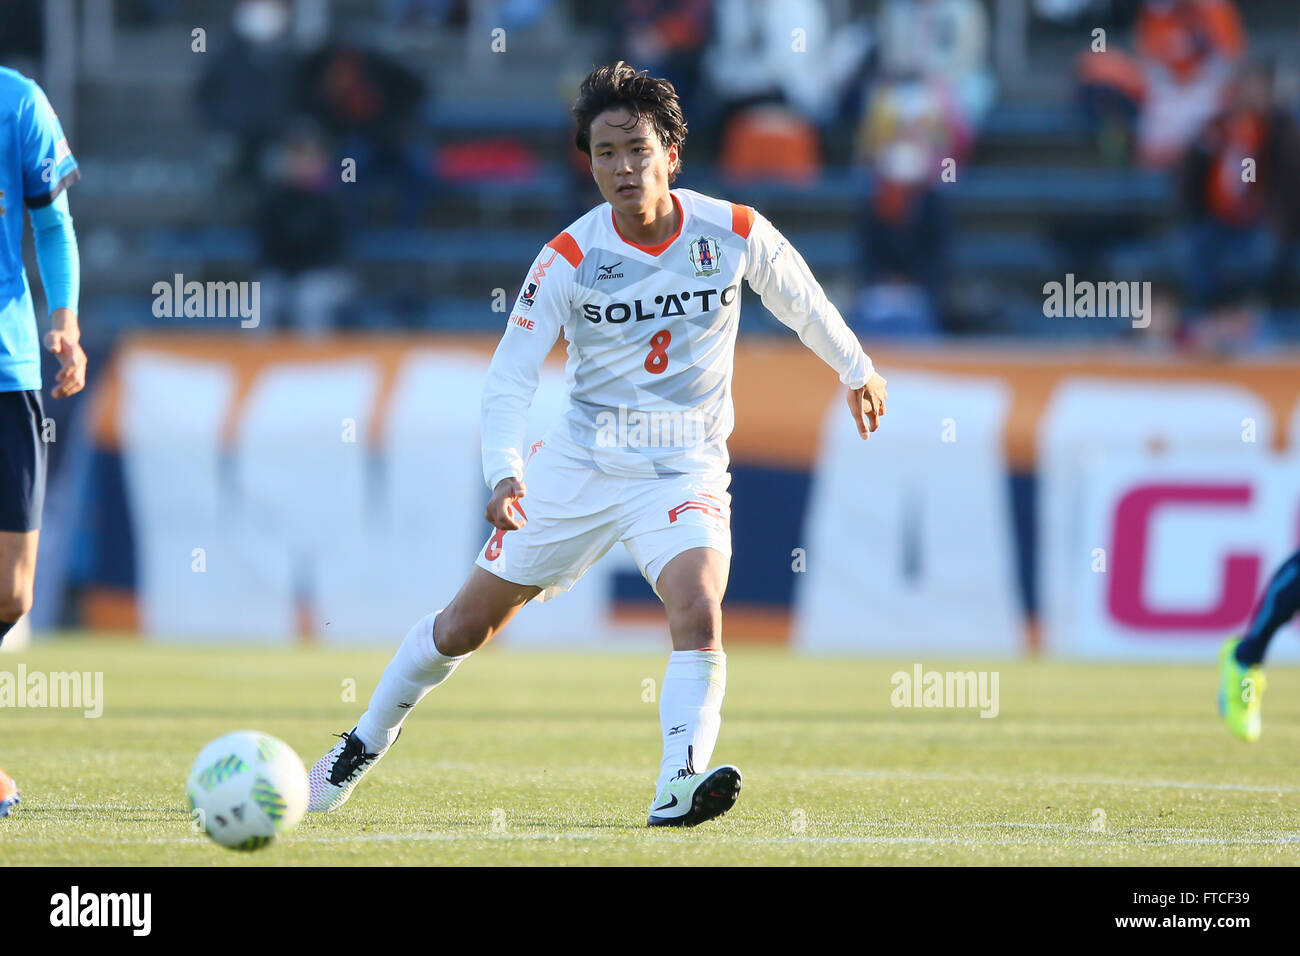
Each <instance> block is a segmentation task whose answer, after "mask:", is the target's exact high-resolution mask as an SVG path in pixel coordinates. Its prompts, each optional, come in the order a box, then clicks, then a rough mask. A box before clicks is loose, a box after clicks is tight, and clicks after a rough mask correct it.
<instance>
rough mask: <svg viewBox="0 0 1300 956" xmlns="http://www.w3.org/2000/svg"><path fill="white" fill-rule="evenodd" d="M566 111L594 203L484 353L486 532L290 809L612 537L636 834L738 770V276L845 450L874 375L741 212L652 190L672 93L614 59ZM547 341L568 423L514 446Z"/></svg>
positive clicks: (697, 812) (365, 760) (680, 136)
mask: <svg viewBox="0 0 1300 956" xmlns="http://www.w3.org/2000/svg"><path fill="white" fill-rule="evenodd" d="M573 114H574V118H575V120H576V124H577V133H576V137H575V141H576V143H577V145H578V148H579V149H581V150H582V151H583V152H585V153H587V154H588V155H589V156H590V157H591V168H592V175H593V177H594V178H595V180H596V184H597V186H599V187H600V192H601V195H602V196H604V197H605V200H606V202H605V203H603V204H602V205H600V206H598V207H596V208H595V209H593V210H591V211H590V212H589V213H587V214H586V215H585V216H583V217H582V218H581V219H579V220H578V221H577V222H575V223H573V225H571V226H570V227H569V228H568V229H566V230H565V231H564V232H562V233H560V234H559V235H558V236H556V237H555V238H554V239H552V240H551V241H550V242H548V243H546V245H545V246H544V247H543V248H542V250H541V252H540V253H539V254H538V256H537V258H536V260H535V261H534V262H533V265H532V267H531V268H530V269H529V271H528V274H527V276H526V277H525V279H524V283H523V286H522V288H521V290H520V293H519V297H518V299H517V300H516V302H515V306H514V309H513V310H512V311H511V314H510V318H509V320H508V323H507V325H506V331H505V334H504V335H503V336H502V338H501V342H500V345H499V346H498V347H497V350H496V353H495V354H494V356H493V358H492V364H491V367H490V369H489V371H488V380H487V385H486V387H485V389H484V394H483V409H482V441H483V477H484V479H485V480H486V482H487V485H488V487H489V488H490V489H492V498H491V500H490V501H489V502H488V506H487V519H488V521H490V522H491V523H492V525H493V526H494V527H495V528H496V531H495V533H494V534H492V536H491V537H490V538H489V539H488V541H487V542H486V544H485V545H484V547H483V550H482V551H481V552H479V555H478V558H477V561H476V562H475V563H476V565H477V566H476V567H475V568H473V569H472V570H471V572H470V575H469V578H468V579H467V580H466V582H465V584H464V586H463V587H462V588H461V589H460V591H459V593H457V595H456V596H455V597H454V598H453V599H452V601H451V603H450V604H448V605H447V606H446V607H445V608H442V609H440V610H438V611H435V612H433V613H431V614H429V615H427V616H426V617H424V618H423V619H422V620H420V621H419V622H418V623H417V624H416V625H415V626H414V627H413V628H412V629H411V631H410V633H408V634H407V636H406V639H405V640H404V641H403V642H402V644H401V646H400V647H399V648H398V650H397V653H396V655H395V656H394V657H393V660H392V662H391V663H390V664H389V665H388V668H387V669H386V670H385V671H384V674H383V677H382V678H381V679H380V681H379V686H378V687H377V688H376V689H375V692H374V694H373V696H372V697H371V698H370V704H369V707H368V709H367V710H366V712H365V714H363V715H362V717H361V719H360V720H359V721H358V722H357V725H356V727H355V728H353V729H352V730H351V731H349V732H347V733H343V734H339V735H338V736H339V737H340V742H339V743H338V744H336V745H335V746H334V747H333V748H332V749H331V750H330V751H329V752H328V753H326V754H325V755H324V756H323V757H321V759H320V760H319V761H317V763H316V765H315V766H314V767H313V768H312V770H311V773H310V774H309V775H308V776H309V784H310V801H309V804H308V808H309V809H310V810H314V811H328V810H334V809H337V808H338V807H339V806H341V805H342V804H343V803H344V802H345V801H346V800H347V799H348V797H349V796H350V795H351V793H352V790H353V789H354V788H355V787H356V785H357V783H358V782H359V781H360V780H361V778H362V777H363V776H364V775H365V774H366V773H368V772H369V771H370V769H371V768H373V767H374V766H375V764H376V762H377V761H378V760H379V758H380V757H382V756H383V755H384V754H385V753H387V752H388V749H389V748H390V747H391V746H392V744H393V742H394V741H395V740H396V739H397V736H398V734H399V733H400V732H401V725H402V721H403V720H404V719H405V718H406V715H407V714H408V713H410V710H411V708H412V707H414V706H415V705H416V704H417V703H419V701H420V700H421V699H422V698H423V697H424V696H425V695H426V694H427V693H429V691H431V690H432V689H433V688H434V687H437V686H438V685H439V684H441V683H442V682H443V681H444V680H446V679H447V678H448V677H450V676H451V674H452V673H453V672H454V671H455V670H456V668H457V667H458V666H459V665H460V664H461V662H463V661H464V660H465V658H467V657H468V656H470V654H472V653H473V652H474V651H475V650H477V649H478V648H479V647H481V646H483V644H484V643H486V642H487V641H488V640H489V639H490V638H491V637H492V636H493V635H494V634H496V633H498V632H499V631H500V630H501V629H502V628H503V627H505V625H506V624H507V622H509V621H510V619H511V618H512V617H514V615H515V614H516V613H517V612H518V611H519V609H520V608H521V607H523V606H524V605H525V604H526V603H527V602H528V601H530V600H532V599H533V598H536V599H537V600H539V601H545V600H548V599H550V598H552V597H554V596H555V595H557V594H560V593H562V592H564V591H567V590H568V589H569V588H571V587H572V586H573V585H574V584H575V583H576V582H577V580H578V579H579V578H580V577H582V575H583V573H584V572H586V570H587V569H588V568H589V567H591V566H592V564H594V563H595V562H596V561H597V560H599V559H600V558H601V556H602V555H604V554H605V552H606V551H608V550H609V549H610V548H611V547H612V546H613V545H614V544H615V542H619V541H621V542H623V544H624V546H625V547H626V548H627V549H628V551H629V553H630V554H631V555H632V557H633V559H634V560H635V561H636V563H637V565H638V566H639V567H640V569H641V573H642V574H643V575H644V576H645V578H646V580H647V581H648V582H649V583H650V586H651V587H652V588H653V589H654V591H655V593H656V594H657V595H658V597H659V599H660V600H661V601H662V602H663V605H664V608H665V610H666V611H667V615H668V627H669V630H670V632H671V634H672V642H673V651H672V653H671V655H670V656H669V659H668V667H667V670H666V672H665V674H664V682H663V687H662V693H661V695H660V705H659V720H660V725H661V730H662V733H663V758H662V760H661V762H660V767H659V777H658V781H657V785H656V788H655V798H654V800H653V801H652V802H651V804H650V814H649V821H648V822H649V825H650V826H694V825H695V824H697V823H702V822H704V821H705V820H709V819H712V818H713V817H716V816H720V815H721V814H723V813H725V812H727V810H729V809H730V808H731V806H732V805H733V804H734V803H735V801H736V797H737V796H738V795H739V792H740V784H741V775H740V771H739V770H738V769H737V768H735V767H733V766H730V765H723V766H719V767H716V768H714V769H712V770H710V769H708V768H709V761H710V758H711V757H712V755H713V748H714V744H715V742H716V741H717V737H718V729H719V727H720V724H721V707H722V697H723V691H724V689H725V686H726V655H725V654H724V653H723V650H722V608H721V605H722V597H723V593H724V591H725V590H726V585H727V576H728V572H729V570H730V561H731V525H730V514H731V509H730V501H731V495H730V494H729V493H728V492H727V486H728V485H729V484H730V481H731V475H730V474H729V473H728V471H727V466H728V463H729V458H728V453H727V446H726V439H727V437H728V436H729V435H730V434H731V431H732V426H733V409H732V399H731V377H732V363H733V357H734V350H735V343H736V330H737V327H738V325H739V320H740V283H741V281H742V280H744V281H747V282H748V283H749V285H750V287H751V288H752V289H754V291H756V292H757V293H758V294H759V295H760V296H761V298H762V300H763V304H764V305H765V306H766V307H767V308H768V309H770V310H771V311H772V313H773V314H774V315H776V317H777V318H778V319H779V320H780V321H781V322H783V323H784V324H785V325H787V326H789V327H790V328H791V329H793V330H794V331H795V332H797V333H798V335H799V338H800V340H801V341H802V342H803V343H804V344H805V345H806V346H808V347H809V348H810V349H812V350H813V351H814V352H816V353H817V355H818V356H820V357H821V358H822V360H823V361H825V362H826V364H828V365H829V366H830V367H831V368H833V369H834V370H835V371H836V373H838V375H839V378H840V381H841V382H842V383H844V384H845V385H846V386H848V393H847V400H848V405H849V412H850V414H851V415H852V417H853V420H854V422H855V423H856V425H857V428H858V432H859V434H860V435H861V436H862V438H864V439H865V438H867V437H868V435H869V434H870V432H872V431H875V430H876V428H877V425H878V419H879V417H880V416H882V415H884V414H885V399H886V391H885V380H884V379H883V378H881V376H880V375H879V374H877V373H876V372H875V371H874V369H873V367H872V363H871V359H870V358H868V357H867V355H866V353H865V352H863V350H862V347H861V345H860V344H859V343H858V340H857V339H856V338H855V337H854V336H853V334H852V333H851V332H850V331H849V329H848V327H847V326H846V325H845V324H844V320H843V319H842V318H841V317H840V314H839V312H838V311H836V309H835V307H834V306H833V305H832V304H831V303H830V302H829V301H828V300H827V299H826V296H825V294H824V293H823V292H822V289H821V287H820V286H819V285H818V284H817V281H816V280H815V279H814V278H813V276H812V273H811V272H810V271H809V270H808V266H807V265H806V264H805V263H804V260H803V258H802V257H801V256H800V255H799V253H798V252H796V251H795V249H794V248H793V247H792V246H791V245H790V244H789V243H788V242H787V241H786V239H785V238H784V237H783V236H782V235H781V233H780V232H778V231H777V230H776V228H775V227H774V226H773V225H772V224H771V223H770V222H768V221H767V219H765V218H764V217H763V216H761V215H760V214H758V213H757V212H755V211H754V210H753V209H752V208H750V207H748V206H741V205H737V204H735V203H730V202H725V201H723V200H719V199H713V198H711V197H709V196H704V195H701V194H700V193H697V192H692V191H691V190H686V189H671V188H670V186H669V184H670V182H671V181H672V179H673V178H675V176H676V174H677V171H678V169H679V168H680V163H681V149H682V144H683V141H684V140H685V135H686V123H685V121H684V118H683V116H682V112H681V107H680V105H679V104H678V101H677V94H676V92H675V91H674V89H673V86H672V84H671V83H669V82H668V81H666V80H662V79H656V78H654V77H651V76H649V75H648V74H647V73H646V72H644V71H642V72H639V73H638V72H637V71H635V70H633V69H632V68H631V67H630V66H627V65H626V64H624V63H622V62H621V61H620V62H619V63H618V64H615V65H614V66H606V67H601V68H599V69H597V70H595V71H593V72H592V73H591V74H590V75H589V76H588V77H587V78H586V80H585V81H584V82H583V84H582V87H581V89H580V91H579V95H578V99H577V101H576V103H575V104H574V108H573ZM561 333H562V334H563V335H564V337H565V340H566V341H567V343H568V362H567V365H566V369H565V371H566V379H567V385H568V394H569V404H568V409H567V412H566V414H565V415H564V417H563V419H562V421H561V422H560V423H559V424H558V425H557V426H556V427H554V428H553V429H552V430H551V431H550V433H549V434H547V435H546V436H545V437H543V438H542V439H541V440H539V441H536V442H533V443H532V445H531V446H529V447H527V448H525V447H524V443H525V427H526V421H527V413H528V408H529V405H530V403H531V401H532V398H533V395H534V393H535V391H536V388H537V382H538V374H539V370H540V368H541V365H542V362H543V360H544V359H545V357H546V355H547V354H548V353H549V352H550V351H551V347H552V346H553V345H554V343H555V340H556V337H557V336H558V335H560V334H561ZM786 384H787V383H780V385H781V386H786ZM775 385H776V383H774V386H775Z"/></svg>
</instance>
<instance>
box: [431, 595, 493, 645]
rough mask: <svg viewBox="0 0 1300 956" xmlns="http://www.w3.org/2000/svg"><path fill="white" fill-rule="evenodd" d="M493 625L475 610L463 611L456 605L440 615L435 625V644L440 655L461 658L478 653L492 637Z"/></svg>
mask: <svg viewBox="0 0 1300 956" xmlns="http://www.w3.org/2000/svg"><path fill="white" fill-rule="evenodd" d="M492 630H493V625H492V623H491V622H490V621H488V620H487V619H486V618H485V617H484V615H482V614H481V613H477V612H475V611H474V610H473V609H470V610H461V609H460V608H457V607H455V606H454V605H453V606H451V607H448V608H447V609H446V610H444V611H443V612H442V613H441V614H439V615H438V620H437V621H436V622H435V624H434V630H433V644H434V646H435V647H436V648H438V653H439V654H443V655H445V656H447V657H459V656H460V655H462V654H468V653H469V652H470V651H476V650H478V649H479V648H480V647H482V646H483V645H484V644H486V643H487V640H488V638H490V637H491V636H492Z"/></svg>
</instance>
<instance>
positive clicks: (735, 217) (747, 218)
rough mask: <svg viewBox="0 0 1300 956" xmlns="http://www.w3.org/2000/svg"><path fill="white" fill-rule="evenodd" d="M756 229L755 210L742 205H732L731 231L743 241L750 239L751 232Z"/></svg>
mask: <svg viewBox="0 0 1300 956" xmlns="http://www.w3.org/2000/svg"><path fill="white" fill-rule="evenodd" d="M753 228H754V210H753V209H750V208H749V207H748V206H742V205H740V203H735V202H733V203H732V204H731V231H732V232H734V233H735V234H736V235H738V236H740V238H742V239H748V238H749V230H751V229H753Z"/></svg>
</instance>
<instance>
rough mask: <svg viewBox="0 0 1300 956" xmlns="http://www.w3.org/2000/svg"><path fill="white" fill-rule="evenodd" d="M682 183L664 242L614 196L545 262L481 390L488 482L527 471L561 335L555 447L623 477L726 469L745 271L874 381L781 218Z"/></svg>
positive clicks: (840, 361) (836, 361)
mask: <svg viewBox="0 0 1300 956" xmlns="http://www.w3.org/2000/svg"><path fill="white" fill-rule="evenodd" d="M671 195H672V198H673V202H674V203H675V204H676V205H677V207H678V208H679V209H680V211H681V227H680V229H679V230H678V232H677V233H676V234H675V235H674V236H672V237H671V238H669V239H668V240H667V241H665V242H664V243H662V244H660V245H658V246H654V247H650V246H643V245H640V244H638V243H634V242H631V241H629V240H627V239H624V238H623V236H622V235H621V234H620V233H619V231H618V226H617V224H616V223H615V221H614V211H613V209H612V207H611V206H610V205H609V204H608V203H604V204H602V205H600V206H597V207H596V208H595V209H593V210H591V212H589V213H587V214H586V215H585V216H583V217H582V218H581V219H579V220H578V221H577V222H575V223H574V224H573V225H571V226H570V227H569V228H568V229H566V230H565V231H564V232H562V233H560V234H559V235H558V236H556V237H555V238H554V239H552V240H551V241H550V242H548V243H547V244H546V245H545V246H544V247H543V248H542V251H541V252H540V253H539V254H538V256H537V258H536V260H534V262H533V265H532V268H531V269H530V270H529V273H528V276H527V277H526V278H525V279H524V283H523V287H522V288H521V289H520V292H519V297H518V299H517V300H516V302H515V305H514V309H513V310H512V311H511V314H510V319H509V322H508V324H507V326H506V331H505V334H504V335H503V336H502V337H501V342H500V344H499V345H498V346H497V349H496V352H495V354H494V355H493V357H492V364H491V367H490V369H489V371H488V378H487V384H486V386H485V388H484V392H483V410H482V440H483V478H484V480H485V481H486V482H487V485H488V487H489V488H495V487H496V485H497V482H499V481H501V480H502V479H503V478H509V477H511V476H513V477H516V478H521V477H523V474H524V455H523V445H524V441H525V434H524V432H525V428H526V423H527V418H528V408H529V405H530V404H531V402H532V399H533V395H534V393H535V392H536V389H537V382H538V375H539V372H540V369H541V365H542V361H543V360H544V359H545V358H546V356H547V354H548V353H549V352H550V350H551V347H552V346H553V345H554V344H555V339H556V336H557V335H559V334H560V332H563V333H564V337H565V339H566V340H567V342H568V361H567V363H566V365H565V378H566V382H567V390H568V396H569V404H568V410H567V411H566V413H565V415H564V417H563V419H562V420H561V421H560V422H559V423H558V424H557V425H556V426H555V427H554V428H552V429H551V431H550V432H549V434H547V435H546V437H545V439H544V440H545V443H546V445H547V447H552V448H554V449H556V450H557V451H560V452H561V453H563V454H565V455H568V456H569V457H571V458H577V459H580V460H584V461H587V462H589V463H591V464H592V466H593V467H595V468H598V469H599V470H601V471H603V472H606V473H608V474H612V475H623V476H628V477H658V476H666V475H676V474H698V475H702V476H705V475H713V474H716V473H719V472H725V471H726V470H727V466H728V463H729V456H728V453H727V438H728V436H730V434H731V431H732V428H733V426H734V410H733V407H732V399H731V378H732V371H733V361H734V352H735V344H736V331H737V328H738V326H739V321H740V281H741V279H742V278H743V279H744V280H746V281H747V282H748V283H749V285H750V288H752V289H753V290H754V291H755V292H756V293H758V295H759V296H760V297H761V298H762V301H763V305H764V306H766V307H767V308H768V309H769V310H770V311H771V312H772V314H773V315H775V316H776V317H777V318H778V319H779V320H780V321H781V322H782V323H783V324H785V325H787V326H788V327H790V328H791V329H793V330H794V331H795V332H796V333H798V335H799V338H800V340H801V341H802V342H803V343H804V344H805V345H806V346H808V347H809V348H810V349H812V350H813V351H814V352H815V353H817V355H818V356H820V357H821V359H822V361H824V362H825V363H826V364H827V365H829V366H830V367H831V368H833V369H834V370H835V371H836V372H837V373H839V378H840V381H841V382H843V383H844V384H845V385H847V386H850V387H852V388H861V387H862V386H863V385H864V384H865V383H866V382H867V380H868V379H869V378H871V375H872V364H871V359H870V358H868V357H867V354H866V353H865V352H864V351H863V350H862V346H861V345H860V344H859V342H858V340H857V338H856V337H855V336H854V335H853V333H852V332H850V331H849V328H848V326H846V325H845V324H844V319H843V318H842V317H841V316H840V314H839V312H838V311H837V310H836V308H835V306H834V305H832V304H831V303H830V301H829V300H828V299H827V298H826V295H825V293H824V292H823V291H822V288H821V286H820V285H819V284H818V283H817V280H816V279H815V278H813V275H812V272H811V271H809V269H808V265H807V263H805V262H804V260H803V257H802V256H800V255H799V253H798V252H797V251H796V250H795V249H794V247H793V246H791V245H790V243H789V242H788V241H787V240H786V238H785V237H784V236H782V235H781V233H780V232H779V231H777V229H776V227H775V226H773V225H772V224H771V223H770V222H768V220H767V219H765V218H764V217H763V216H762V215H760V214H758V213H756V212H755V211H754V210H753V209H752V208H750V207H749V206H741V205H737V204H736V203H730V202H725V201H723V200H720V199H714V198H711V197H709V196H705V195H702V194H700V193H697V192H693V191H691V190H689V189H674V190H672V194H671ZM784 384H785V383H775V382H774V383H773V387H783V386H784Z"/></svg>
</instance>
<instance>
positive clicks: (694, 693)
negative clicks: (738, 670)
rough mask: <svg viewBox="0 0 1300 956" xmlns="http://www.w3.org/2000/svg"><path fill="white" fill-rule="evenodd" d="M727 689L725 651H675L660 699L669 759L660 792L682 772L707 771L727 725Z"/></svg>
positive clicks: (664, 765)
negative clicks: (724, 704) (724, 699)
mask: <svg viewBox="0 0 1300 956" xmlns="http://www.w3.org/2000/svg"><path fill="white" fill-rule="evenodd" d="M726 689H727V655H726V654H724V653H723V652H722V651H673V652H672V654H670V655H669V657H668V669H667V670H666V671H664V683H663V688H662V692H661V693H660V695H659V726H660V728H661V730H662V731H663V735H664V759H663V761H662V763H660V765H659V781H658V783H657V784H656V786H655V792H656V793H658V792H659V791H660V790H662V789H663V788H664V785H665V784H666V783H668V781H669V780H671V779H672V778H673V777H675V776H677V772H678V771H679V770H683V769H687V770H690V771H692V772H694V773H703V772H704V771H705V770H707V769H708V767H709V760H710V758H712V757H713V745H714V744H716V743H717V742H718V729H719V728H720V727H721V726H722V695H723V694H724V693H725V692H726Z"/></svg>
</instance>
